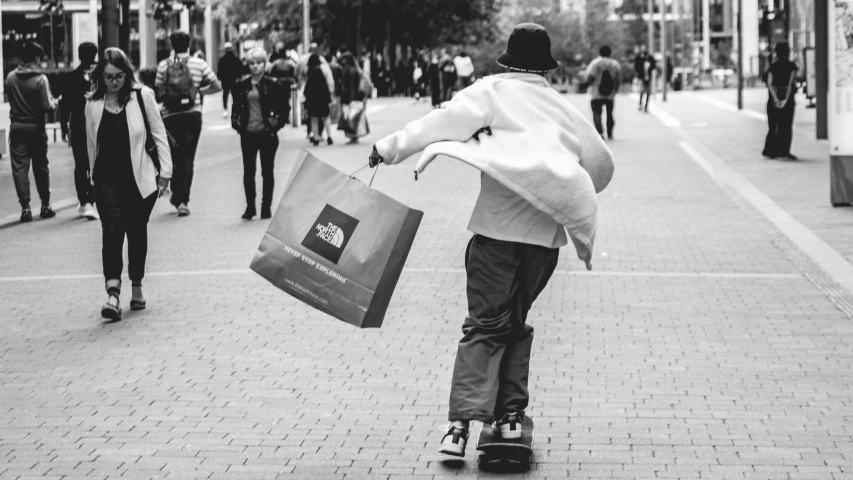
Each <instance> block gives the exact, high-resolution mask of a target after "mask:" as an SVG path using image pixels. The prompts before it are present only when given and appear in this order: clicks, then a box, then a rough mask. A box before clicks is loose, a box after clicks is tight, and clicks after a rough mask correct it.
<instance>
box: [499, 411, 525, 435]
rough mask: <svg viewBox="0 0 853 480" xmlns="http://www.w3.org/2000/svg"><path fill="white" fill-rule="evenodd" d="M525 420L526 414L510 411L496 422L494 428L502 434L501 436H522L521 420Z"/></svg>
mask: <svg viewBox="0 0 853 480" xmlns="http://www.w3.org/2000/svg"><path fill="white" fill-rule="evenodd" d="M523 421H524V414H523V413H519V412H509V413H506V414H504V416H503V417H502V418H501V419H500V420H498V421H496V422H495V425H494V427H492V428H494V429H495V430H497V432H498V433H499V434H500V436H501V438H507V439H510V438H521V422H523Z"/></svg>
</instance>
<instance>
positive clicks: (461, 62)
mask: <svg viewBox="0 0 853 480" xmlns="http://www.w3.org/2000/svg"><path fill="white" fill-rule="evenodd" d="M453 65H455V66H456V73H457V75H459V76H460V77H470V76H471V75H474V62H472V61H471V57H462V56H459V55H457V56H456V58H454V59H453Z"/></svg>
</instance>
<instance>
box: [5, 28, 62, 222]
mask: <svg viewBox="0 0 853 480" xmlns="http://www.w3.org/2000/svg"><path fill="white" fill-rule="evenodd" d="M20 53H21V60H22V62H21V65H19V66H18V68H16V69H14V70H12V72H10V73H9V75H8V76H7V77H6V83H5V86H6V89H5V90H6V97H7V98H8V100H9V120H10V121H11V123H10V125H9V154H10V157H11V158H12V178H13V180H14V181H15V191H16V192H17V194H18V202H19V203H20V204H21V221H22V222H30V221H32V219H33V212H32V210H30V163H32V166H33V177H35V180H36V189H37V190H38V194H39V198H40V199H41V213H40V216H41V218H53V217H55V216H56V213H55V212H54V211H53V207H51V205H50V167H49V166H48V163H49V162H48V160H47V131H46V130H45V124H44V116H45V113H47V112H48V111H50V110H53V109H55V108H56V106H57V104H58V102H57V100H56V99H54V98H53V95H51V93H50V84H49V83H48V81H47V77H46V76H45V75H44V74H43V73H42V72H41V70H39V68H38V63H39V60H40V59H41V57H42V55H44V49H42V48H41V45H39V44H38V43H36V42H27V43H25V44H24V45H23V46H22V48H21V52H20Z"/></svg>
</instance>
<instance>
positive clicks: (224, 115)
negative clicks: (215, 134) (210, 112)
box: [222, 110, 228, 118]
mask: <svg viewBox="0 0 853 480" xmlns="http://www.w3.org/2000/svg"><path fill="white" fill-rule="evenodd" d="M222 118H228V110H225V111H224V112H222Z"/></svg>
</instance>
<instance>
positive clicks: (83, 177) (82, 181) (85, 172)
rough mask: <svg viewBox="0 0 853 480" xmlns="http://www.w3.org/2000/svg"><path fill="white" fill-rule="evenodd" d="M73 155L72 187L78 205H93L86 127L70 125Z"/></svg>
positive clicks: (93, 189) (93, 197)
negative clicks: (75, 193)
mask: <svg viewBox="0 0 853 480" xmlns="http://www.w3.org/2000/svg"><path fill="white" fill-rule="evenodd" d="M69 140H70V142H71V153H72V154H73V155H74V186H75V187H76V189H77V200H78V201H79V202H80V204H84V203H95V188H94V187H93V186H92V176H91V173H90V171H89V152H88V150H87V148H86V125H85V124H81V125H72V127H71V132H70V135H69Z"/></svg>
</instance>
